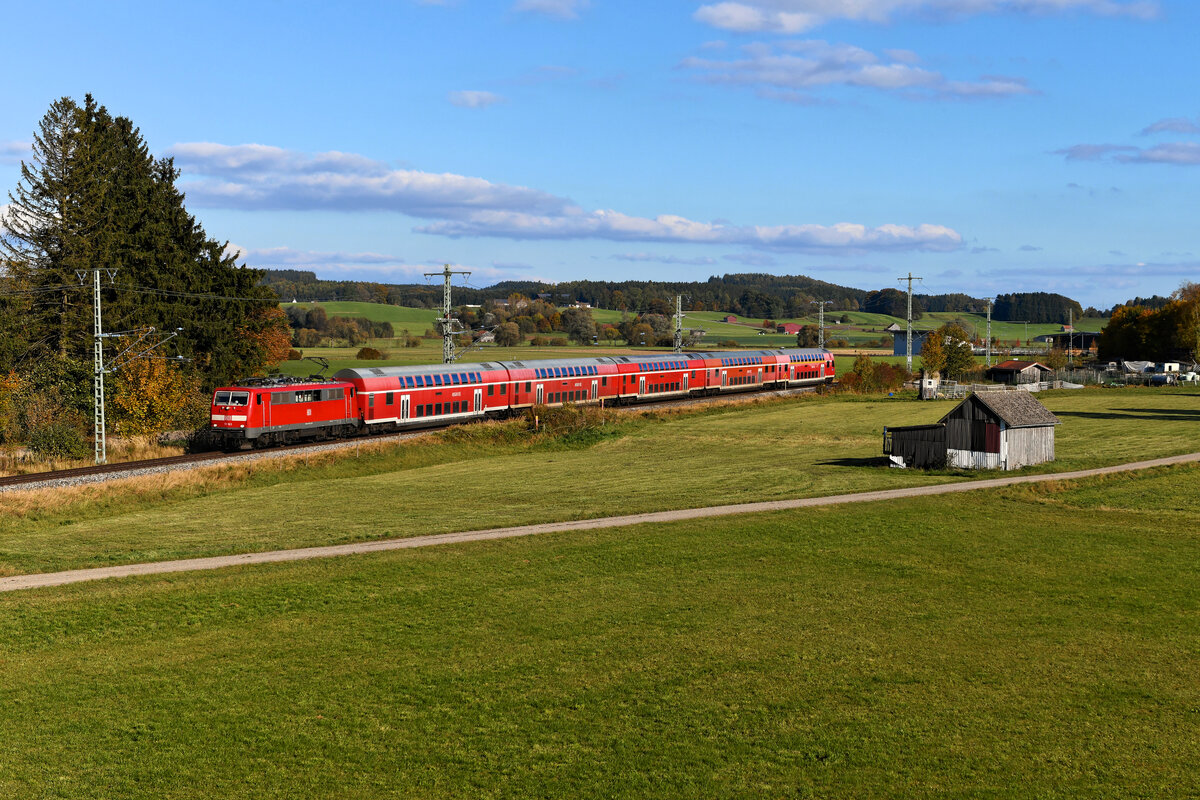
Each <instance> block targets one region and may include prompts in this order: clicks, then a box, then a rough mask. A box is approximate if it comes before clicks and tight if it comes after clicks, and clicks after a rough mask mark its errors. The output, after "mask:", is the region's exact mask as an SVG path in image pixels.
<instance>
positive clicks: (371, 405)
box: [367, 394, 375, 408]
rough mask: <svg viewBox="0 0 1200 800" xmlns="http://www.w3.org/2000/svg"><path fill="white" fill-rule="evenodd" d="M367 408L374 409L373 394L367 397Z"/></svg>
mask: <svg viewBox="0 0 1200 800" xmlns="http://www.w3.org/2000/svg"><path fill="white" fill-rule="evenodd" d="M367 407H368V408H374V407H375V395H373V394H371V395H367Z"/></svg>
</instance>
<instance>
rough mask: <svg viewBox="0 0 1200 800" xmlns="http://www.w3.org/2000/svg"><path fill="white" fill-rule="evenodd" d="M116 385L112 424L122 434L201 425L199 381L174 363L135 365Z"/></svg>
mask: <svg viewBox="0 0 1200 800" xmlns="http://www.w3.org/2000/svg"><path fill="white" fill-rule="evenodd" d="M286 355H287V354H286V352H285V353H284V356H285V357H286ZM114 384H115V385H114V386H113V393H112V402H111V403H110V406H111V408H112V421H113V428H114V430H116V431H117V432H119V433H121V434H124V435H128V436H142V435H146V434H152V433H161V432H162V431H168V430H174V429H177V428H181V427H190V426H191V425H193V424H195V423H196V422H197V421H198V420H197V419H196V417H197V414H196V411H197V407H198V401H199V399H200V398H201V397H202V395H201V393H200V386H199V379H198V378H197V377H195V376H188V375H185V374H184V372H183V371H182V370H181V369H179V367H178V366H177V365H176V364H174V363H171V362H169V361H166V360H164V359H149V358H141V359H137V360H134V361H131V362H129V363H128V364H126V365H125V366H123V367H121V368H120V369H119V370H117V374H116V380H115V381H114Z"/></svg>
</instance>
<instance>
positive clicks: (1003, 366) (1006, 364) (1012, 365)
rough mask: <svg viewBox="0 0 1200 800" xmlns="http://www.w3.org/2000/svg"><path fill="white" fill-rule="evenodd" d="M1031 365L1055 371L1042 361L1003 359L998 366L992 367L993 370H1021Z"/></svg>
mask: <svg viewBox="0 0 1200 800" xmlns="http://www.w3.org/2000/svg"><path fill="white" fill-rule="evenodd" d="M1030 367H1040V368H1041V369H1044V370H1046V371H1047V372H1053V370H1051V369H1050V368H1049V367H1047V366H1046V365H1045V364H1043V363H1041V362H1040V361H1001V362H1000V363H999V364H997V365H996V366H994V367H992V371H993V372H1021V371H1022V370H1026V369H1029V368H1030Z"/></svg>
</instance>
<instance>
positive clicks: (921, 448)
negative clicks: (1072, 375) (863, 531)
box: [883, 391, 1060, 470]
mask: <svg viewBox="0 0 1200 800" xmlns="http://www.w3.org/2000/svg"><path fill="white" fill-rule="evenodd" d="M1058 424H1060V423H1059V420H1058V417H1056V416H1054V415H1053V414H1052V413H1050V411H1049V409H1047V408H1046V407H1045V406H1043V405H1042V404H1041V403H1039V402H1038V401H1037V399H1035V398H1034V396H1033V395H1031V394H1030V393H1029V392H1024V391H1007V392H986V393H983V394H973V395H970V396H969V397H968V398H967V399H966V400H964V401H962V402H961V403H959V404H958V405H957V406H956V407H955V408H954V410H952V411H951V412H950V413H949V414H947V415H946V416H944V417H942V419H941V420H939V421H938V422H937V423H936V424H933V425H908V426H904V427H898V428H891V427H889V428H884V430H883V453H884V455H886V456H890V457H891V460H892V463H893V464H895V465H897V466H906V467H918V468H923V469H928V468H931V467H935V468H936V467H942V466H948V467H957V468H959V469H1004V470H1011V469H1020V468H1021V467H1026V466H1030V465H1031V464H1041V463H1044V462H1047V461H1053V460H1054V426H1055V425H1058Z"/></svg>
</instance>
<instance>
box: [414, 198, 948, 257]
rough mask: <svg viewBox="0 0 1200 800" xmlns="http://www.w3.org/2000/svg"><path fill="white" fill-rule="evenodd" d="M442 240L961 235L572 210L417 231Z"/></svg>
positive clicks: (860, 247) (811, 248) (869, 240)
mask: <svg viewBox="0 0 1200 800" xmlns="http://www.w3.org/2000/svg"><path fill="white" fill-rule="evenodd" d="M417 230H418V231H420V232H422V233H433V234H438V235H441V236H499V237H505V238H510V239H608V240H614V241H636V242H676V243H683V242H687V243H691V244H724V245H731V244H732V245H749V246H752V247H761V248H764V249H768V250H798V251H801V252H842V253H858V252H867V251H881V250H883V251H887V250H891V251H901V250H926V251H949V250H957V249H958V248H960V247H961V246H962V236H961V235H960V234H959V233H958V232H957V231H954V230H952V229H950V228H946V227H943V226H941V225H928V224H926V225H917V226H908V225H880V226H878V227H875V228H871V227H868V226H866V225H860V224H856V223H850V222H840V223H837V224H835V225H745V226H738V225H727V224H724V223H715V222H696V221H694V220H690V219H687V218H685V217H679V216H674V215H671V214H662V215H659V216H657V217H655V218H653V219H649V218H646V217H632V216H628V215H626V214H622V213H620V212H619V211H612V210H601V211H592V212H584V211H582V210H581V209H578V208H574V209H572V210H571V212H570V213H567V214H562V215H558V216H553V217H551V216H539V215H533V214H525V213H521V212H513V211H484V212H478V213H475V214H472V215H471V217H470V218H469V219H462V220H453V221H446V222H435V223H433V224H431V225H426V226H424V227H421V228H417Z"/></svg>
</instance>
